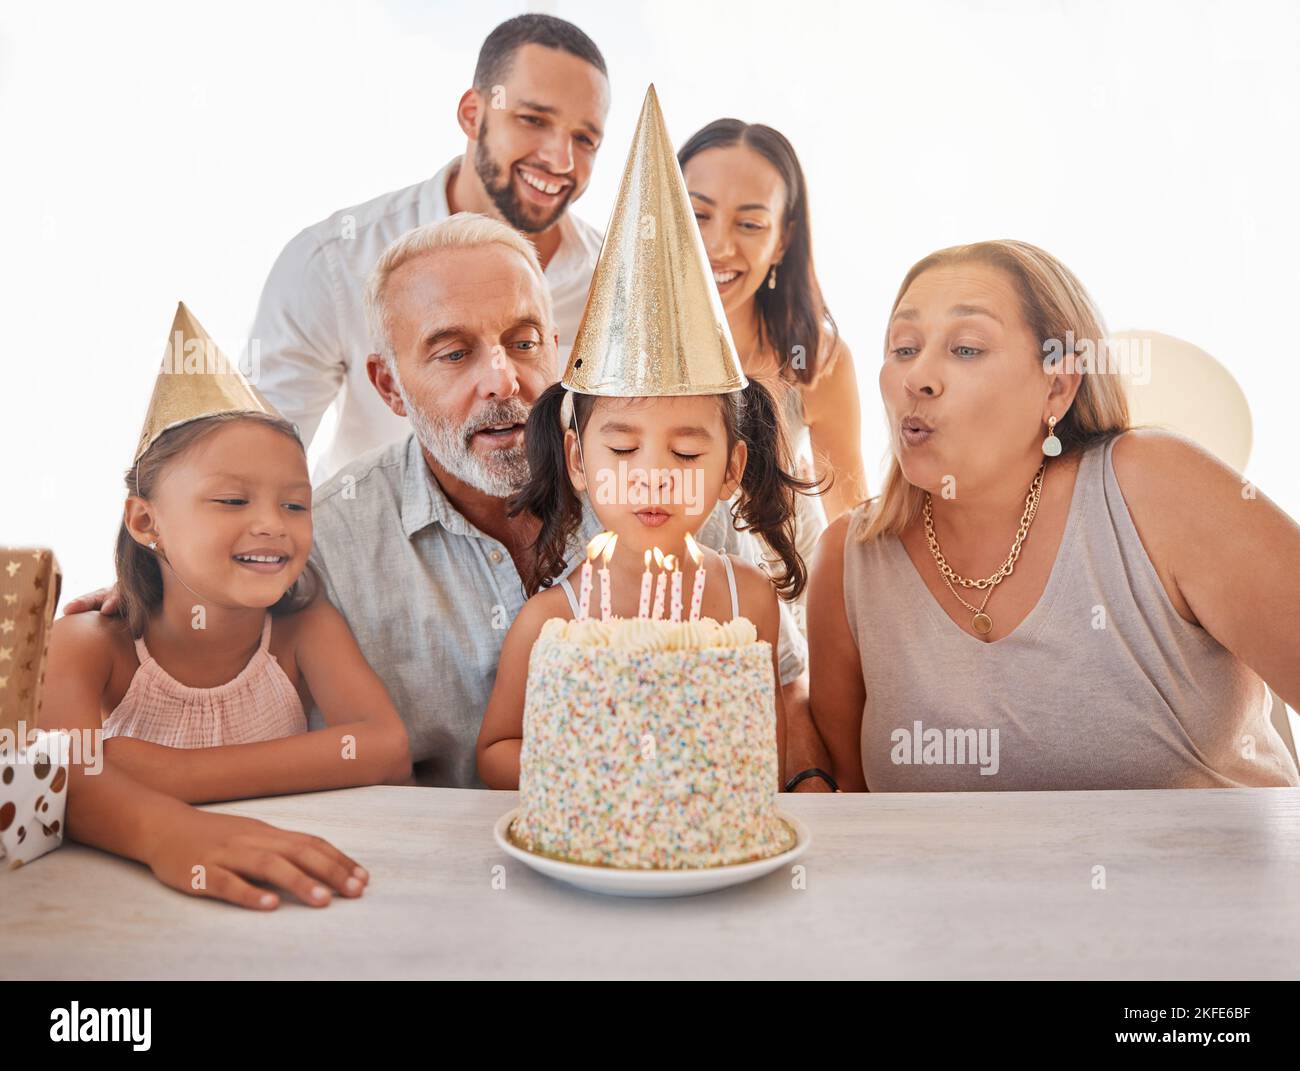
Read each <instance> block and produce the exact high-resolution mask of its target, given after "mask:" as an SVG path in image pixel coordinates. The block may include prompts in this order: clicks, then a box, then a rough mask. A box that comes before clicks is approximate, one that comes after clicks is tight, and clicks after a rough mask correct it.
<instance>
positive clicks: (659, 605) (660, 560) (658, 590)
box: [654, 547, 668, 621]
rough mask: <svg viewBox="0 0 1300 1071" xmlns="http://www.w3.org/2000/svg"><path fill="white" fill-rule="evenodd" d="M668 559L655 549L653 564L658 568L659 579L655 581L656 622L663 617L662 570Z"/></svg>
mask: <svg viewBox="0 0 1300 1071" xmlns="http://www.w3.org/2000/svg"><path fill="white" fill-rule="evenodd" d="M667 561H668V559H667V558H666V557H664V554H663V552H662V551H661V550H660V549H659V548H658V547H655V564H656V565H657V566H659V569H660V572H659V578H658V579H657V580H656V581H655V612H654V619H655V620H656V621H658V620H659V619H660V618H662V617H663V616H664V573H663V568H664V565H665V564H666V563H667Z"/></svg>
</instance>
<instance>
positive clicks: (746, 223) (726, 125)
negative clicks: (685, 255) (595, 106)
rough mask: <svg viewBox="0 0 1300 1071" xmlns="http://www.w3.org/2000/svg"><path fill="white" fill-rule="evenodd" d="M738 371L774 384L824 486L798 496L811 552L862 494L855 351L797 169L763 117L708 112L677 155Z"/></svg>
mask: <svg viewBox="0 0 1300 1071" xmlns="http://www.w3.org/2000/svg"><path fill="white" fill-rule="evenodd" d="M677 160H678V163H679V164H680V165H681V168H682V173H683V175H684V176H685V178H686V188H687V191H688V192H689V193H690V197H691V204H692V206H693V207H694V209H695V218H696V220H697V221H698V223H699V227H700V234H701V236H702V237H703V239H704V247H705V249H706V251H707V252H708V255H709V265H710V267H711V268H712V269H713V278H714V282H715V283H717V286H718V293H719V296H720V297H721V298H722V307H723V309H724V311H725V312H726V314H727V324H728V326H729V327H730V328H731V335H732V338H733V339H734V340H735V343H736V351H737V352H738V353H739V354H740V359H741V365H742V366H743V368H744V370H745V374H746V375H747V376H751V377H753V378H755V379H758V380H761V381H762V382H763V383H764V384H765V385H766V386H767V387H768V388H769V389H770V390H772V391H774V393H776V394H777V396H778V398H779V399H780V400H781V403H782V406H781V407H782V412H783V413H784V414H785V417H786V423H787V432H788V434H789V437H790V443H791V446H792V448H793V450H794V452H795V455H796V457H801V458H803V459H805V465H806V464H807V459H808V458H809V456H810V455H811V459H812V463H813V469H812V471H813V472H815V474H816V476H817V477H819V478H826V477H827V476H828V474H831V473H833V474H834V476H833V479H828V480H827V487H826V490H825V493H824V494H823V496H822V497H821V498H820V499H819V498H810V497H808V496H804V495H801V496H800V497H799V515H798V532H797V538H796V543H797V545H798V547H799V550H800V552H801V553H802V554H803V556H804V558H805V559H808V558H811V556H812V550H813V548H815V547H816V545H817V539H818V537H819V536H820V535H821V533H822V531H823V530H824V529H825V527H826V524H827V521H828V520H834V519H835V518H836V517H838V516H839V515H840V514H842V513H843V512H844V511H845V510H847V509H850V508H852V507H853V506H854V505H856V504H857V503H858V502H861V501H862V499H863V498H864V497H866V477H865V475H864V470H863V465H862V446H861V427H862V418H861V412H860V408H861V407H860V403H859V400H858V385H857V380H856V378H855V377H854V372H853V357H852V355H851V354H850V353H849V349H848V347H847V346H846V345H845V344H844V343H843V341H842V340H841V339H840V337H839V334H838V332H837V331H836V328H835V321H834V320H833V319H832V318H831V314H830V310H829V309H828V308H827V307H826V302H825V301H824V300H823V299H822V293H821V287H820V286H819V285H818V283H817V273H816V271H815V270H814V268H813V256H812V228H811V221H810V215H809V209H808V191H807V186H806V184H805V182H804V176H803V168H801V167H800V166H799V158H798V157H797V156H796V155H795V151H794V148H793V147H792V146H791V145H790V142H789V141H787V140H786V139H785V137H784V136H783V135H782V134H780V133H779V132H778V131H776V130H773V129H772V128H771V127H770V126H763V125H762V124H759V123H752V124H751V123H743V122H741V121H740V120H739V119H718V120H716V121H715V122H712V123H710V124H709V125H708V126H706V127H704V128H703V129H702V130H700V131H698V132H697V133H696V134H694V135H693V136H692V137H691V138H690V139H689V140H688V141H687V142H686V144H685V145H683V146H682V148H681V150H680V151H679V152H678V154H677Z"/></svg>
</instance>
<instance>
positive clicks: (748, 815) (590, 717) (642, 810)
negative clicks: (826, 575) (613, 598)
mask: <svg viewBox="0 0 1300 1071" xmlns="http://www.w3.org/2000/svg"><path fill="white" fill-rule="evenodd" d="M772 676H773V674H772V649H771V646H770V645H769V644H768V643H766V642H765V641H762V642H760V641H759V640H758V636H757V632H756V630H755V628H754V625H753V623H752V622H750V621H748V620H747V619H745V618H743V617H740V618H736V619H734V620H732V621H730V622H728V623H727V624H725V625H720V624H718V623H717V622H716V621H713V620H711V619H708V618H705V619H702V620H699V621H682V622H671V621H662V620H647V619H642V618H633V619H627V620H625V619H622V618H615V619H613V620H611V621H609V622H602V621H595V620H584V621H569V620H565V619H562V618H552V619H551V620H549V621H547V622H546V624H545V625H544V626H543V628H542V632H541V635H540V636H539V637H538V639H537V642H536V643H535V644H534V646H533V651H532V656H531V658H530V660H529V664H528V692H527V699H526V700H525V706H524V739H523V748H522V751H521V753H520V769H519V802H520V812H519V815H518V816H517V817H516V818H515V820H514V822H513V823H512V825H511V835H512V837H513V839H514V840H515V842H516V843H517V844H519V845H520V846H521V847H523V848H526V849H527V850H529V851H534V852H538V853H541V854H544V855H549V856H552V857H555V858H559V859H565V860H568V861H570V862H575V863H587V864H594V865H599V866H612V867H623V868H637V869H679V868H685V867H691V868H695V867H710V866H722V865H726V864H729V863H741V862H746V861H748V860H753V859H762V858H766V857H767V856H771V855H775V854H777V853H779V852H783V851H785V850H787V849H789V848H792V847H793V846H794V842H795V836H794V832H793V831H792V830H791V828H790V827H789V826H788V825H787V824H786V823H785V822H784V821H782V819H781V818H780V817H779V816H778V815H777V813H776V810H775V803H776V786H777V772H778V766H777V749H776V711H775V705H774V695H773V684H772Z"/></svg>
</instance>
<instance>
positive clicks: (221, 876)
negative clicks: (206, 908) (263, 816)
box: [145, 810, 370, 911]
mask: <svg viewBox="0 0 1300 1071" xmlns="http://www.w3.org/2000/svg"><path fill="white" fill-rule="evenodd" d="M145 861H146V862H147V863H148V865H149V868H150V869H151V870H152V871H153V872H154V876H155V877H157V878H158V880H159V881H161V882H162V883H163V884H164V885H170V886H171V887H172V888H173V889H178V890H179V891H181V892H183V893H189V894H190V895H191V896H202V897H211V898H213V899H217V900H228V901H230V903H232V904H237V905H239V906H240V907H246V908H250V909H251V910H254V911H271V910H274V909H275V908H276V907H278V906H279V904H280V896H279V895H278V894H277V893H275V892H272V891H270V890H268V889H263V888H259V887H258V886H256V885H254V884H252V882H255V881H260V882H265V883H266V884H269V885H275V886H278V887H279V888H281V889H284V890H286V891H288V892H290V893H293V894H294V895H295V896H297V897H298V899H299V900H301V901H302V902H303V903H304V904H307V905H309V906H312V907H325V906H326V905H328V904H329V903H330V900H331V899H332V897H331V893H330V889H333V890H334V891H336V892H338V893H340V894H341V895H343V896H349V897H358V896H360V895H361V893H362V890H363V889H364V888H365V886H366V884H367V882H369V880H370V875H369V874H368V873H366V871H365V869H364V868H363V867H361V866H360V865H359V864H358V863H357V862H356V860H354V859H351V858H349V857H348V856H346V855H344V854H343V853H342V852H341V851H339V850H338V849H337V848H335V847H334V845H332V844H330V843H329V842H328V841H326V840H322V839H321V838H320V837H313V836H309V835H308V834H305V833H294V832H292V831H290V830H287V829H279V828H278V827H276V826H272V825H268V824H267V823H265V822H259V821H258V820H257V819H254V818H241V817H239V816H237V815H227V814H211V813H208V812H205V811H196V810H190V811H189V812H188V813H186V814H183V815H180V816H179V817H177V818H176V819H174V820H173V821H171V822H169V823H168V824H167V825H166V826H165V827H164V828H163V830H162V832H161V835H160V836H159V837H158V838H157V840H156V842H155V847H154V848H153V850H152V851H151V852H150V853H149V856H148V858H147V859H146V860H145Z"/></svg>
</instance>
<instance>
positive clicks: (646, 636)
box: [537, 617, 758, 651]
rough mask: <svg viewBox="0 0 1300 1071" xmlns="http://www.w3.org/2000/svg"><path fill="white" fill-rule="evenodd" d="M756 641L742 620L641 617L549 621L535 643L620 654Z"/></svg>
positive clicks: (755, 633) (747, 622) (753, 630)
mask: <svg viewBox="0 0 1300 1071" xmlns="http://www.w3.org/2000/svg"><path fill="white" fill-rule="evenodd" d="M757 641H758V630H757V629H756V628H755V627H754V623H753V622H752V621H750V620H749V619H748V618H746V617H737V618H733V619H732V620H731V621H728V622H727V623H726V624H725V625H720V624H718V622H716V621H714V620H713V618H711V617H702V618H700V620H698V621H654V620H650V619H648V618H643V617H631V618H623V617H615V618H612V619H611V620H609V621H600V620H597V619H595V618H589V619H587V620H585V621H571V620H566V619H565V618H562V617H552V618H550V619H549V620H547V621H546V622H545V624H543V625H542V631H541V633H540V634H539V635H538V638H537V642H538V643H574V644H578V645H579V646H582V647H612V648H616V649H618V650H624V651H690V650H699V649H702V648H706V647H746V646H748V645H749V644H751V643H756V642H757Z"/></svg>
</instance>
